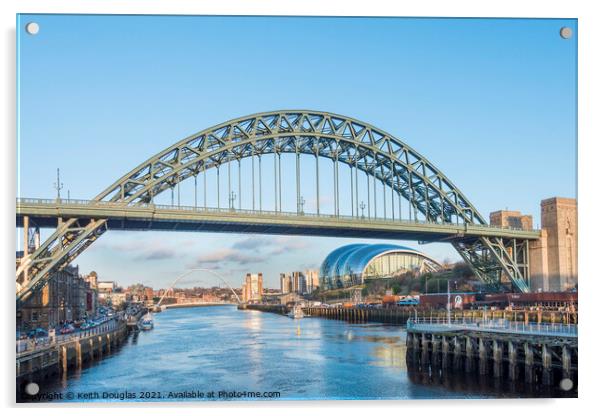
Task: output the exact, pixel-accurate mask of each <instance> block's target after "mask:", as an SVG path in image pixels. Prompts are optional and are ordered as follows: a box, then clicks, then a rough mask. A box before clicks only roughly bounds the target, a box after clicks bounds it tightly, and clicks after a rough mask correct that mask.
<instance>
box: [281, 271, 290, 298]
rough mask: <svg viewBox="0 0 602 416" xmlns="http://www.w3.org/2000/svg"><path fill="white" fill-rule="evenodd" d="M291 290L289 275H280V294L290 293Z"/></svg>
mask: <svg viewBox="0 0 602 416" xmlns="http://www.w3.org/2000/svg"><path fill="white" fill-rule="evenodd" d="M292 290H293V287H292V283H291V275H290V273H280V292H282V293H291V292H292Z"/></svg>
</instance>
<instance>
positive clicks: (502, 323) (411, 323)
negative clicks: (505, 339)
mask: <svg viewBox="0 0 602 416" xmlns="http://www.w3.org/2000/svg"><path fill="white" fill-rule="evenodd" d="M407 329H409V330H412V329H414V330H424V331H428V330H433V331H443V330H452V331H460V330H470V331H483V332H503V333H514V334H533V335H564V336H570V337H576V336H577V334H578V326H577V325H576V324H559V323H558V324H557V323H551V324H542V323H525V322H518V321H509V320H507V319H485V320H484V319H474V318H463V319H452V320H448V319H447V318H418V319H416V318H410V319H408V321H407Z"/></svg>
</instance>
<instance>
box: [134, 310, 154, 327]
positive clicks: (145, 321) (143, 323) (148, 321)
mask: <svg viewBox="0 0 602 416" xmlns="http://www.w3.org/2000/svg"><path fill="white" fill-rule="evenodd" d="M138 327H140V329H141V330H143V331H150V330H151V329H153V328H154V327H155V323H154V320H153V316H152V315H151V314H150V313H147V314H146V315H144V316H143V317H142V318H141V319H140V322H138Z"/></svg>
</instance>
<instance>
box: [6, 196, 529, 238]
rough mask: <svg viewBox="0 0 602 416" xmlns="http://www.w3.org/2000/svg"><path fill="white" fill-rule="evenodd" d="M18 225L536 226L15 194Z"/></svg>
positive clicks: (383, 230) (385, 232)
mask: <svg viewBox="0 0 602 416" xmlns="http://www.w3.org/2000/svg"><path fill="white" fill-rule="evenodd" d="M16 214H17V226H22V223H23V216H29V218H30V220H32V221H33V223H35V224H36V225H37V226H39V227H42V228H55V227H56V226H57V224H58V220H59V218H62V219H68V218H80V219H82V222H84V223H85V222H86V221H89V219H108V227H109V229H114V230H158V231H204V232H235V233H261V234H294V235H316V236H336V237H356V238H384V239H399V240H403V239H411V240H420V241H451V240H457V239H474V238H477V237H480V236H490V237H505V238H520V239H529V240H535V239H538V238H539V236H540V232H539V231H538V230H533V231H531V230H520V229H513V228H498V227H490V226H479V225H473V224H441V223H434V222H424V221H410V220H399V219H373V218H361V217H352V216H343V215H339V216H335V215H323V214H322V215H316V214H303V213H291V212H279V211H265V210H264V211H257V210H255V211H252V210H237V209H225V208H221V209H218V208H204V207H198V208H195V207H177V206H166V205H154V204H148V205H135V206H128V205H125V204H123V203H112V202H101V201H84V200H69V201H66V200H61V201H57V200H48V199H17V210H16Z"/></svg>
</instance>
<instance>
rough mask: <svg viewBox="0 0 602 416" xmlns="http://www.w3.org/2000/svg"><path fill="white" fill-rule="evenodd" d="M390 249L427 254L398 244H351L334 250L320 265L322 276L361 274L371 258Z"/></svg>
mask: <svg viewBox="0 0 602 416" xmlns="http://www.w3.org/2000/svg"><path fill="white" fill-rule="evenodd" d="M388 251H403V252H410V253H415V254H418V255H421V256H423V257H427V256H425V255H424V254H423V253H420V252H419V251H417V250H415V249H413V248H410V247H404V246H398V245H396V244H349V245H346V246H342V247H339V248H337V249H336V250H334V251H332V252H331V253H330V254H329V255H328V256H326V258H325V259H324V261H323V262H322V266H321V267H320V276H322V277H334V276H343V275H353V274H361V273H362V272H363V271H364V268H365V267H366V266H367V265H368V263H369V262H370V260H372V259H373V258H374V257H376V256H379V255H381V254H383V253H386V252H388Z"/></svg>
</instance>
